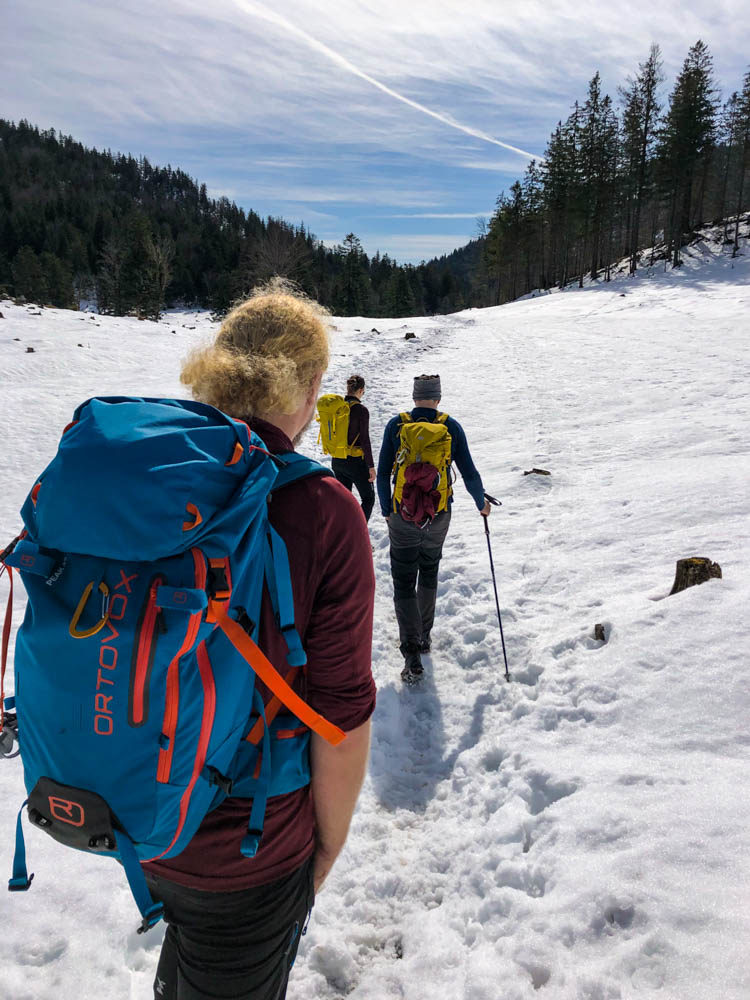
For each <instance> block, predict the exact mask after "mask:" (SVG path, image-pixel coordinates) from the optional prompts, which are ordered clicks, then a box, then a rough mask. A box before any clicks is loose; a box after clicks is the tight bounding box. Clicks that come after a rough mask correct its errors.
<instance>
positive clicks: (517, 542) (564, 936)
mask: <svg viewBox="0 0 750 1000" xmlns="http://www.w3.org/2000/svg"><path fill="white" fill-rule="evenodd" d="M749 264H750V257H748V256H743V257H740V258H737V259H736V260H735V261H734V262H733V265H732V264H730V263H729V262H728V261H727V259H726V258H725V257H724V258H722V257H721V256H719V255H718V254H717V251H716V249H715V248H713V247H712V246H710V245H707V250H706V253H705V254H703V253H696V255H695V257H693V258H691V257H689V258H688V260H687V261H686V265H685V266H684V267H683V268H682V269H681V270H680V271H676V272H668V273H666V274H665V273H663V272H662V271H661V270H660V269H659V270H657V269H653V270H652V271H651V272H643V274H642V275H641V276H639V277H638V278H636V279H625V278H622V279H618V280H617V281H614V282H612V283H610V284H608V285H598V286H596V287H591V288H588V289H585V290H583V291H572V290H571V291H566V292H564V293H558V294H554V295H547V296H544V297H537V298H534V299H529V300H526V301H523V302H517V303H513V304H510V305H506V306H503V307H500V308H497V309H489V310H472V311H468V312H465V313H461V314H457V315H454V316H448V317H434V318H426V319H417V320H368V319H347V320H336V321H335V325H336V327H337V328H338V332H337V333H336V334H335V339H334V356H333V361H332V365H331V370H330V373H329V376H327V378H326V381H325V383H324V389H326V390H334V389H341V387H342V386H343V381H344V378H345V376H346V375H348V374H350V373H351V372H352V371H359V372H361V373H362V374H364V376H365V378H366V379H367V385H368V391H367V397H366V402H367V404H368V406H369V407H370V410H371V422H372V424H373V441H374V443H376V442H377V441H378V438H379V435H380V434H381V433H382V429H383V427H384V425H385V423H386V421H387V420H388V418H389V417H390V416H392V415H393V413H395V412H397V411H398V410H400V409H402V408H404V407H406V406H408V403H409V394H410V388H411V380H412V377H413V376H414V375H415V374H419V373H420V372H427V373H431V372H439V373H440V374H441V376H442V382H443V391H444V400H443V404H444V407H445V409H446V410H447V411H448V412H449V413H452V414H453V415H454V416H456V417H457V418H458V419H459V420H460V421H461V422H462V423H463V425H464V427H465V429H466V431H467V435H468V439H469V442H470V446H471V449H472V453H473V456H474V458H475V461H476V463H477V465H478V467H479V468H480V471H481V472H482V475H483V477H484V482H485V487H486V489H487V490H488V491H489V492H491V493H493V494H494V495H496V496H499V497H500V498H501V499H502V501H503V506H502V507H501V508H499V510H498V511H496V512H495V513H493V516H492V518H491V521H490V525H491V530H492V534H491V538H492V544H493V554H494V558H495V565H496V569H497V577H498V586H499V591H500V603H501V608H502V613H503V625H504V629H505V637H506V645H507V652H508V659H509V663H510V669H511V674H512V682H511V683H510V684H506V682H505V681H504V679H503V677H502V652H501V645H500V635H499V630H498V625H497V617H496V613H495V607H494V598H493V594H492V588H491V581H490V577H489V564H488V558H487V546H486V540H485V536H484V532H483V529H482V523H481V519H480V518H479V516H478V514H477V513H476V510H475V508H474V506H473V503H472V502H471V500H470V499H469V497H468V495H467V494H466V492H465V490H463V487H462V484H461V482H460V481H459V482H458V483H457V485H456V504H455V508H454V511H455V513H454V518H453V522H452V525H451V531H450V534H449V537H448V541H447V543H446V548H445V555H444V560H443V564H442V572H441V583H440V593H439V602H438V614H439V618H438V622H437V625H436V629H435V632H434V639H435V643H434V648H433V655H432V657H431V658H430V659H428V660H427V661H426V662H427V675H428V676H427V679H426V681H425V683H424V685H423V686H422V688H421V689H419V690H415V691H412V690H403V689H402V686H401V682H400V680H399V677H398V674H399V669H400V662H399V655H398V651H397V632H396V627H395V622H394V618H393V613H392V605H391V591H390V577H389V572H388V547H387V537H386V533H385V530H384V522H383V521H382V519H381V518H380V516H379V513H378V510H377V508H376V512H375V513H374V515H373V519H372V522H371V534H372V540H373V546H374V559H375V568H376V574H377V581H378V595H377V606H376V628H375V641H374V670H375V675H376V679H377V682H378V689H379V691H378V707H377V710H376V714H375V717H374V739H373V749H372V760H371V767H370V773H369V776H368V779H367V782H366V785H365V789H364V791H363V795H362V799H361V802H360V807H359V809H358V812H357V814H356V817H355V820H354V824H353V830H352V836H351V838H350V842H349V844H348V846H347V848H346V851H345V853H344V855H343V856H342V858H341V860H340V862H339V864H338V866H337V868H336V870H335V872H334V874H333V876H332V877H331V879H330V881H329V883H328V884H327V886H326V888H325V889H324V891H323V893H321V896H320V899H319V900H318V904H317V906H316V909H315V914H314V917H313V920H312V922H311V924H310V929H309V931H308V934H307V936H306V939H305V941H304V943H303V946H302V949H301V952H300V957H299V959H298V962H297V965H296V968H295V971H294V974H293V980H292V985H291V987H290V991H289V997H290V1000H303V998H305V1000H307V998H319V1000H334V998H342V997H350V998H353V1000H385V998H391V997H394V998H398V997H400V998H405V1000H423V998H424V1000H427V998H430V1000H433V998H435V997H452V998H463V1000H521V998H530V997H536V996H540V997H548V998H549V1000H629V998H641V997H644V998H645V997H659V998H664V1000H748V998H750V958H749V957H748V954H749V949H748V940H749V939H750V917H749V916H748V906H747V896H748V890H749V889H750V860H749V859H750V852H749V851H748V846H749V844H748V841H749V839H750V833H749V832H748V831H749V829H750V797H749V796H748V764H749V763H750V732H749V729H748V719H749V718H750V685H749V684H748V675H747V670H748V665H747V660H748V656H747V649H748V632H749V631H750V630H749V629H748V627H747V625H746V615H747V608H748V605H749V604H750V582H748V572H747V565H748V560H749V559H750V526H749V522H748V516H747V515H748V508H749V507H750V500H749V499H748V484H749V483H750V454H749V452H750V447H749V445H748V437H749V434H748V432H749V430H750V426H749V425H750V379H749V377H750V348H749V346H748V315H750V312H749V310H750V266H749ZM0 310H1V311H2V312H3V313H4V316H5V319H4V320H0V379H1V380H2V394H1V397H0V398H2V406H3V408H4V412H3V421H2V430H1V431H0V433H2V445H1V450H0V453H1V454H2V456H3V469H4V477H3V479H4V489H3V491H2V494H1V495H0V525H1V526H2V529H3V537H5V536H7V538H8V539H10V538H11V537H12V536H13V534H14V533H15V531H16V526H17V524H18V518H17V510H18V508H19V506H20V504H21V502H22V500H23V498H24V496H25V493H26V491H27V489H28V487H29V486H30V484H31V483H32V481H33V478H34V476H35V475H36V474H37V473H38V471H40V470H41V468H43V466H44V465H45V464H46V462H47V461H48V460H49V458H50V457H51V456H52V454H53V452H54V449H55V445H56V442H57V439H58V436H59V431H60V429H61V428H62V427H63V426H64V425H65V424H66V423H67V421H68V420H69V417H70V413H71V411H72V409H73V408H74V407H75V405H76V404H77V403H78V402H80V401H81V400H82V399H84V398H86V397H87V396H89V395H92V394H95V393H96V394H105V393H118V394H121V393H134V394H148V395H161V394H165V395H174V394H179V393H180V388H179V382H178V376H177V373H178V368H179V361H180V358H181V357H182V356H183V355H184V353H185V352H186V350H187V349H188V348H189V346H190V345H191V344H193V343H195V342H196V341H197V340H199V339H200V338H202V337H203V336H205V335H207V334H208V333H209V332H210V330H211V329H213V325H212V324H211V323H210V320H209V319H208V317H207V316H206V315H205V314H194V313H176V314H170V315H169V316H167V317H166V318H165V320H164V321H162V322H161V323H159V324H158V325H157V324H153V323H149V322H138V321H136V320H130V319H112V318H102V317H90V316H85V315H81V314H76V313H71V312H61V311H53V310H44V311H43V312H42V314H41V315H34V313H37V312H38V310H37V309H35V308H33V309H32V308H22V307H18V306H13V305H10V304H9V303H5V302H3V303H0ZM373 328H376V329H377V331H379V332H373ZM407 330H410V331H414V332H415V333H416V334H417V336H416V338H415V339H412V340H409V341H406V340H404V333H405V332H406V331H407ZM15 338H19V340H16V339H15ZM78 345H82V346H78ZM29 346H32V347H34V348H35V351H34V353H28V354H27V353H26V348H27V347H29ZM303 450H304V449H303ZM307 450H308V451H309V452H310V453H312V454H315V451H316V446H315V444H314V437H313V435H312V433H311V434H310V439H309V442H308V446H307ZM532 467H541V468H544V469H547V470H549V471H550V472H551V473H552V475H551V476H549V477H540V476H536V475H531V476H524V475H523V472H524V471H525V470H528V469H531V468H532ZM689 555H705V556H708V557H710V558H711V559H713V560H715V561H717V562H718V563H719V564H720V565H721V567H722V570H723V574H724V577H723V579H722V580H720V581H712V582H711V583H709V584H706V585H704V586H702V587H698V588H693V589H691V590H688V591H685V592H684V593H682V594H678V595H675V596H672V597H667V594H668V592H669V590H670V588H671V584H672V580H673V576H674V564H675V561H676V560H677V559H678V558H681V557H684V556H689ZM2 587H3V592H2V595H0V597H1V598H2V599H3V600H4V594H5V592H6V591H5V584H4V583H3V584H2ZM22 608H23V601H22V599H21V598H20V597H19V598H18V599H17V601H16V621H18V620H19V619H20V615H21V613H22ZM596 623H601V624H603V625H604V627H605V632H606V635H607V642H606V643H601V642H597V641H595V640H594V639H593V629H594V625H595V624H596ZM9 686H10V687H11V688H12V678H11V682H10V685H9ZM0 795H1V796H2V801H3V803H5V804H6V809H5V810H4V812H3V814H2V817H1V818H0V867H2V869H3V871H5V870H7V871H8V874H10V871H9V869H10V858H11V854H12V837H13V830H14V823H15V813H16V809H17V807H18V806H20V803H21V801H22V798H23V787H22V780H21V769H20V766H19V762H18V761H1V760H0ZM28 850H29V855H30V868H31V870H35V871H36V873H37V877H36V880H35V883H34V886H33V888H32V890H31V891H30V892H29V893H26V894H16V895H13V896H10V895H7V894H5V893H2V894H0V927H2V933H1V934H0V968H1V969H2V970H3V976H2V981H3V992H4V993H6V994H7V996H8V997H12V998H13V1000H52V998H53V997H54V998H57V997H58V996H60V995H61V994H63V995H72V996H80V997H83V998H89V997H95V996H96V997H97V998H102V1000H122V998H126V997H127V998H133V1000H135V998H145V997H148V996H150V995H151V994H150V983H151V979H152V976H153V971H154V967H155V962H156V957H157V953H158V947H159V942H160V934H161V931H159V930H155V931H152V932H150V933H149V934H148V935H146V936H145V937H143V936H141V937H136V935H135V933H134V927H135V923H136V921H135V910H134V908H133V904H132V902H131V900H130V897H129V893H128V890H127V888H126V886H125V883H124V879H122V878H121V877H120V874H119V872H118V871H117V870H113V867H114V866H112V865H111V864H108V863H106V862H104V861H101V862H96V861H89V860H88V859H86V858H83V857H81V856H78V855H74V856H71V852H65V851H64V850H63V849H62V848H59V847H57V845H55V844H54V843H52V842H51V841H49V839H48V838H45V837H44V836H43V835H42V834H41V833H37V832H36V831H31V832H30V834H29V836H28Z"/></svg>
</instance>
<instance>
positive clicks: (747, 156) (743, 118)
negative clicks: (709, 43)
mask: <svg viewBox="0 0 750 1000" xmlns="http://www.w3.org/2000/svg"><path fill="white" fill-rule="evenodd" d="M737 116H738V123H737V146H738V149H739V170H738V174H739V180H738V183H737V213H736V219H735V223H734V248H733V250H732V256H733V257H736V256H737V254H738V253H739V252H740V249H739V233H740V213H741V212H742V206H743V197H744V191H745V174H746V173H747V171H748V169H749V168H750V70H748V71H747V73H746V74H745V80H744V83H743V86H742V93H741V94H740V96H739V100H738V109H737Z"/></svg>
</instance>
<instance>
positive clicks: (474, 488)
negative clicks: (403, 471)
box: [378, 406, 485, 517]
mask: <svg viewBox="0 0 750 1000" xmlns="http://www.w3.org/2000/svg"><path fill="white" fill-rule="evenodd" d="M439 412H441V411H439V410H433V409H432V408H431V407H427V406H415V407H414V409H413V410H412V411H411V418H412V420H426V421H429V422H430V423H433V422H434V421H435V419H436V417H437V415H438V413H439ZM400 424H401V417H400V416H399V415H397V416H395V417H393V418H392V419H391V420H389V421H388V423H387V424H386V428H385V433H384V434H383V445H382V447H381V449H380V456H379V459H378V500H379V501H380V510H381V512H382V514H383V517H388V515H389V514H390V513H391V512H392V511H393V500H392V498H391V485H392V483H394V482H395V481H396V476H395V474H394V472H393V462H394V460H395V458H396V454H397V452H398V449H399V429H400ZM446 427H447V428H448V433H449V434H450V436H451V462H455V464H456V465H457V466H458V471H459V472H460V473H461V475H462V477H463V480H464V485H465V486H466V489H467V490H468V491H469V493H470V494H471V496H472V498H473V500H474V503H475V504H476V505H477V509H478V510H481V509H482V508H483V507H484V502H485V501H484V486H483V485H482V477H481V476H480V475H479V473H478V472H477V470H476V467H475V466H474V462H473V461H472V459H471V454H470V452H469V445H468V444H467V442H466V434H464V429H463V427H462V426H461V424H459V422H458V421H457V420H454V419H453V417H448V419H447V420H446ZM449 502H450V503H453V497H452V496H451V497H450V499H449Z"/></svg>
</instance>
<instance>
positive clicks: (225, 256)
mask: <svg viewBox="0 0 750 1000" xmlns="http://www.w3.org/2000/svg"><path fill="white" fill-rule="evenodd" d="M456 273H457V274H458V273H460V269H459V270H458V271H457V272H456ZM276 274H278V275H282V276H284V277H287V278H290V279H292V280H294V281H296V282H297V283H298V284H299V285H301V286H302V288H303V289H304V290H305V291H306V292H308V294H310V295H312V296H314V297H315V298H316V299H318V300H319V301H320V302H322V303H323V304H324V305H326V306H328V307H330V308H331V309H332V310H333V311H334V312H335V313H337V314H339V315H348V316H351V315H362V314H366V315H371V316H405V315H415V314H416V315H421V314H424V313H434V312H448V311H451V310H452V309H456V308H460V307H461V306H462V305H464V304H466V300H465V298H464V297H463V292H462V286H463V285H464V284H465V283H466V281H465V278H464V279H462V280H458V279H457V278H456V277H455V276H454V274H453V271H452V268H451V265H450V262H449V261H445V259H444V260H443V261H441V262H432V263H430V264H422V265H420V266H419V267H410V266H399V265H398V264H397V263H396V262H395V261H393V260H391V259H390V258H389V257H388V255H387V254H383V255H381V254H375V255H374V256H373V257H368V256H367V255H366V254H365V253H364V252H363V250H362V246H361V244H360V241H359V239H358V238H357V237H356V236H355V235H354V234H353V233H350V234H349V235H348V236H346V238H345V239H344V240H343V243H342V244H341V245H340V246H337V247H335V248H330V247H326V246H325V245H324V244H323V243H322V242H321V241H320V240H318V239H316V238H315V236H314V235H313V234H312V233H310V232H309V231H307V230H306V229H305V228H303V227H302V226H294V225H291V224H290V223H288V222H286V221H284V220H283V219H276V218H267V219H261V218H260V216H258V215H257V214H256V213H255V212H253V211H245V210H243V209H242V208H239V207H238V206H237V205H235V204H234V203H233V202H231V201H229V200H228V199H227V198H219V199H213V198H209V196H208V194H207V191H206V185H205V184H198V183H197V182H196V181H194V180H193V179H192V178H190V177H188V175H187V174H185V173H184V172H183V171H182V170H179V169H175V168H173V167H171V166H167V167H155V166H153V165H152V164H151V163H150V162H149V161H148V160H147V159H145V158H141V159H136V158H135V157H133V156H124V155H120V154H114V153H111V152H109V151H98V150H95V149H86V148H85V147H84V146H83V145H81V143H79V142H76V141H75V140H74V139H73V138H71V137H70V136H65V135H60V134H58V133H56V132H55V131H54V130H50V131H40V130H39V129H37V128H35V127H34V126H33V125H30V124H29V123H28V122H26V121H21V122H19V123H18V124H14V123H12V122H8V121H3V120H0V289H2V288H4V289H5V290H6V291H7V292H9V293H11V294H13V295H15V296H22V297H24V298H26V299H28V300H29V301H34V302H39V303H42V304H50V305H54V306H60V307H69V306H74V305H78V304H80V303H81V301H84V300H85V301H95V302H96V303H97V304H98V308H99V310H100V311H101V312H104V313H111V314H113V315H116V316H123V315H128V314H131V313H133V314H137V315H143V316H150V317H156V316H158V314H159V311H160V310H161V308H162V307H163V306H164V305H166V304H176V303H181V304H186V305H199V306H203V307H207V308H211V309H213V310H215V311H216V312H217V313H222V312H224V311H225V310H226V309H227V308H228V307H229V305H230V304H231V302H232V301H233V300H234V299H236V298H238V297H240V296H242V295H243V294H244V293H245V292H247V291H248V290H249V289H250V288H252V287H253V286H254V285H255V284H257V283H258V282H261V281H264V280H266V279H268V278H269V277H271V276H272V275H276Z"/></svg>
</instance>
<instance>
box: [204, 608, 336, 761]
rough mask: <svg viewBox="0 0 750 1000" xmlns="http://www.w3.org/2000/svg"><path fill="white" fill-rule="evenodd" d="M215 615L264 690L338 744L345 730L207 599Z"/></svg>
mask: <svg viewBox="0 0 750 1000" xmlns="http://www.w3.org/2000/svg"><path fill="white" fill-rule="evenodd" d="M211 604H212V605H213V609H214V614H215V616H216V624H217V625H218V626H219V628H220V629H221V630H222V632H223V633H224V635H225V636H226V637H227V639H229V641H230V642H231V643H232V645H233V646H234V648H235V649H236V650H237V652H238V653H240V655H241V656H243V657H244V658H245V659H246V660H247V662H248V663H249V664H250V666H251V667H252V668H253V670H254V671H255V674H256V676H257V677H259V678H260V680H262V681H263V683H264V684H265V685H266V687H267V688H268V690H269V691H270V692H271V693H272V694H275V695H276V697H277V698H278V699H279V701H280V702H282V704H284V705H286V707H287V708H288V709H290V711H292V712H293V713H294V714H295V715H296V716H297V718H298V719H299V720H300V722H302V723H304V724H305V725H306V726H308V727H309V728H310V729H312V731H313V732H315V733H317V734H318V736H321V737H322V738H323V739H324V740H325V741H326V742H327V743H330V744H331V746H338V745H339V743H342V742H343V741H344V740H345V739H346V733H345V732H344V731H343V730H342V729H339V727H338V726H335V725H334V724H333V723H332V722H329V721H328V720H327V719H324V718H323V716H322V715H319V714H318V713H317V712H316V711H315V710H314V709H312V708H310V706H309V705H308V704H307V702H306V701H304V700H303V699H302V698H300V696H299V695H298V694H297V693H296V691H294V690H293V689H292V688H291V687H290V686H289V685H288V684H287V682H286V681H285V680H284V678H283V677H282V676H281V674H280V673H279V672H278V670H277V669H276V667H274V665H273V664H272V663H271V661H270V660H269V659H268V657H267V656H266V655H265V653H263V651H262V650H261V649H260V648H259V647H258V646H257V645H256V644H255V643H254V642H253V640H252V639H251V638H250V636H249V635H248V634H247V632H246V631H245V630H244V629H243V627H242V626H241V625H240V624H239V623H238V622H236V621H235V620H234V619H233V618H230V617H229V616H228V615H227V613H226V610H225V609H224V608H223V607H221V605H217V604H214V602H211Z"/></svg>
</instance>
